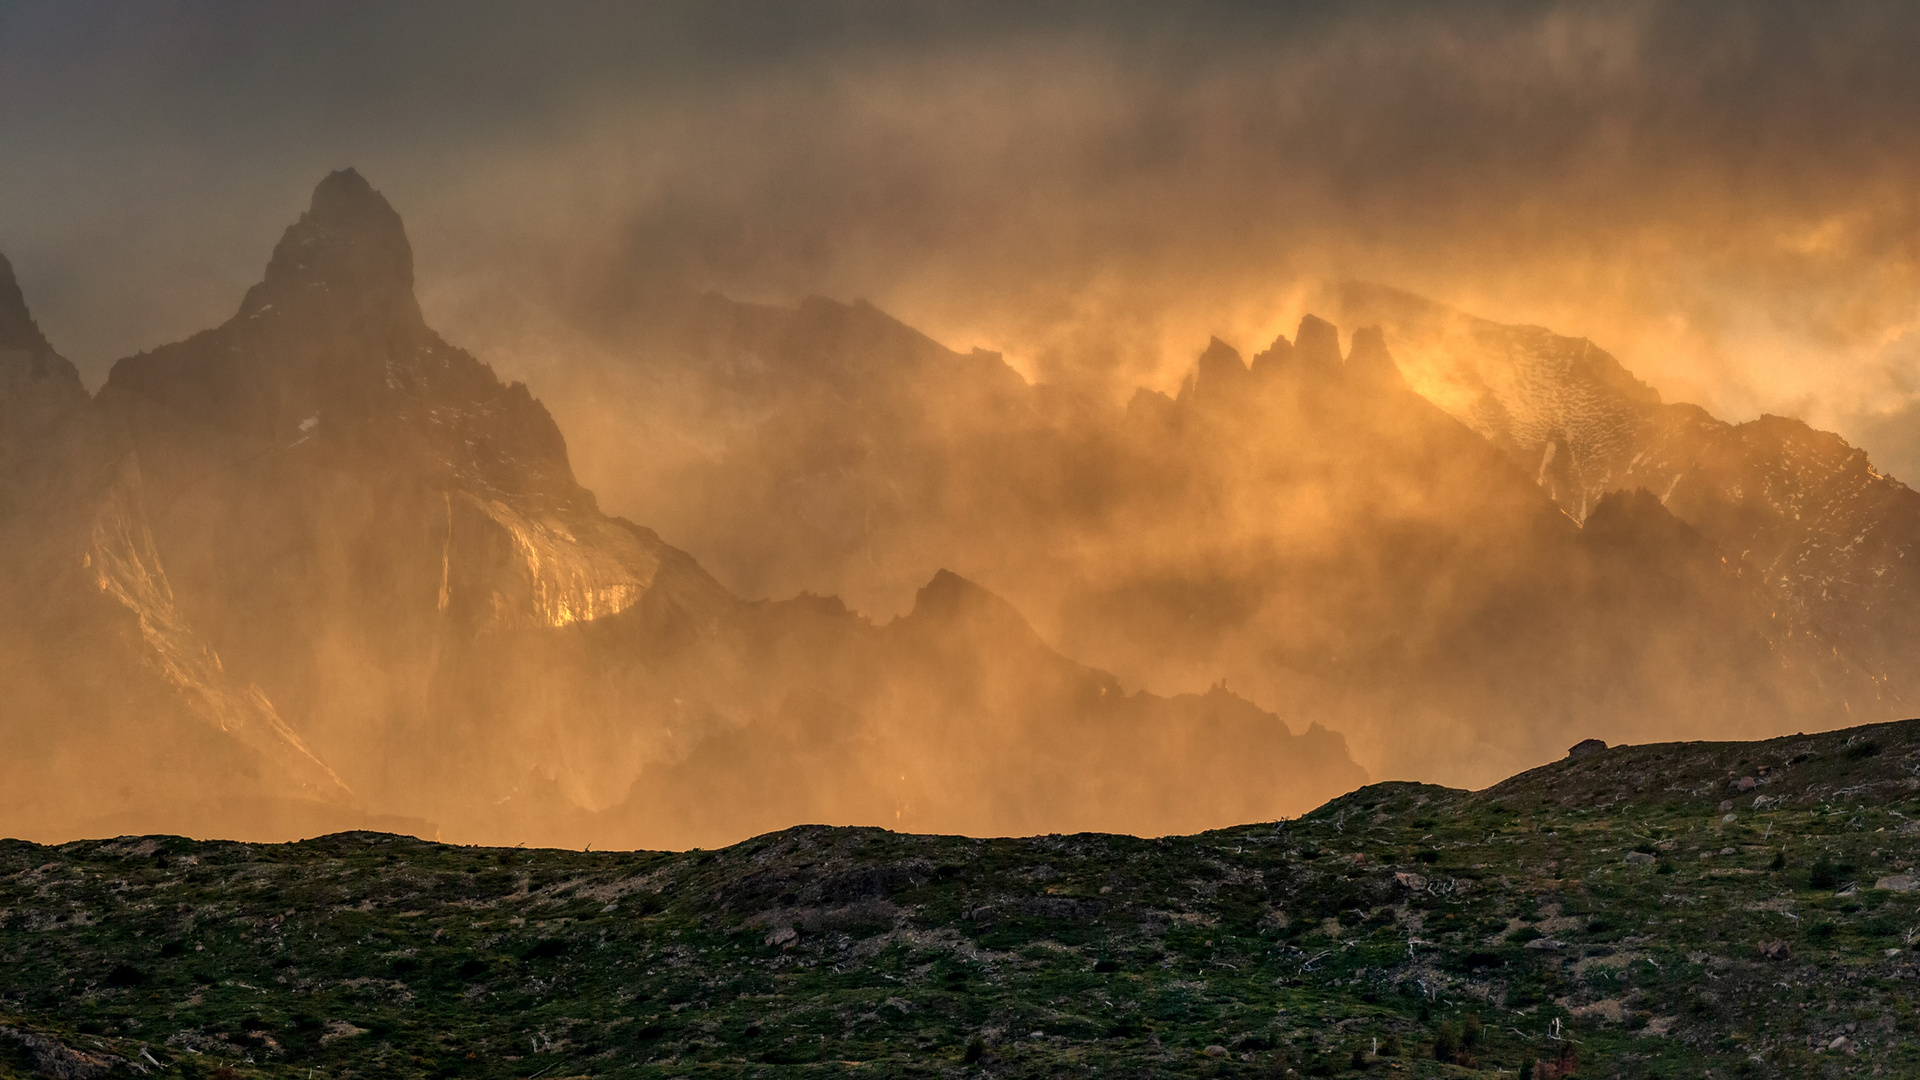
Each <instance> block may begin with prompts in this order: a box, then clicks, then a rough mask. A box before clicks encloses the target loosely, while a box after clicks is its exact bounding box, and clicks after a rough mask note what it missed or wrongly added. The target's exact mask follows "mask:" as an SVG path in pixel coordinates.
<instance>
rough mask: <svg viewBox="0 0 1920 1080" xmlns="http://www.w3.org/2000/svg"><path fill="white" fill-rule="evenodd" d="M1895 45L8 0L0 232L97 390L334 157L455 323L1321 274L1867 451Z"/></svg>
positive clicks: (1042, 347)
mask: <svg viewBox="0 0 1920 1080" xmlns="http://www.w3.org/2000/svg"><path fill="white" fill-rule="evenodd" d="M1915 56H1920V5H1911V4H1885V5H1876V4H1869V3H1858V4H1846V5H1818V6H1816V5H1812V4H1807V5H1764V4H1737V5H1735V4H1726V5H1722V4H1713V3H1705V2H1689V3H1673V4H1557V5H1556V4H1545V3H1528V4H1497V3H1469V4H1446V3H1420V4H1415V3H1402V4H1384V3H1383V4H1366V3H1347V4H1337V5H1336V4H1326V5H1316V4H1265V3H1260V4H1254V3H1248V4H1202V3H1187V4H1159V3H1151V4H1150V3H1142V4H1126V3H1118V2H1111V0H1109V2H1102V3H1088V4H1069V3H1061V4H1030V3H1021V4H1007V5H995V4H986V3H976V4H904V3H885V4H882V3H873V4H864V3H842V4H833V3H826V2H818V0H816V2H807V3H795V4H766V3H762V4H744V3H742V4H729V3H712V2H708V3H692V4H685V5H674V4H666V3H650V4H644V5H641V4H614V3H605V4H565V3H539V4H534V3H523V4H492V3H480V2H474V0H461V2H458V3H439V4H434V3H393V2H384V3H365V4H350V3H274V4H258V3H232V4H219V3H197V4H167V3H157V2H149V3H139V4H114V3H87V2H75V0H61V2H58V3H55V2H44V3H12V2H8V0H0V251H4V252H5V253H6V254H7V255H9V256H10V257H11V258H12V260H13V263H14V265H15V267H16V269H17V271H18V273H19V276H20V279H21V282H22V285H23V287H24V288H25V290H26V293H27V297H28V301H29V303H30V304H31V305H32V306H33V307H34V309H35V312H36V314H37V315H38V317H39V320H40V322H41V325H42V327H43V329H45V330H46V332H47V334H48V336H49V337H50V338H51V339H52V340H53V341H54V343H55V344H56V346H57V347H59V348H60V349H61V350H62V351H63V352H65V353H66V354H67V355H68V356H69V357H70V358H72V359H73V360H74V361H75V362H76V363H78V364H79V365H80V366H81V368H82V370H83V372H84V374H85V375H86V376H87V378H88V379H89V381H90V382H94V383H97V382H98V380H99V379H101V378H103V377H104V375H105V372H106V369H107V367H108V366H109V365H110V364H111V363H112V361H113V360H114V359H116V358H118V357H119V356H122V355H126V354H128V353H132V352H135V351H138V350H140V349H143V348H149V347H152V346H154V345H157V344H160V343H163V342H165V341H169V340H174V339H178V338H180V337H183V336H185V335H187V334H189V333H192V332H193V331H195V330H198V329H201V328H204V327H207V326H210V325H213V324H215V323H217V322H219V321H221V320H223V319H224V318H226V317H227V316H228V315H230V314H231V313H232V311H233V309H234V308H235V307H236V306H237V304H238V302H239V299H240V296H241V293H242V292H243V291H244V289H245V287H246V285H247V284H249V283H250V282H251V281H252V280H254V279H255V278H256V277H257V276H258V275H259V272H260V269H261V267H262V266H263V265H264V264H265V261H266V257H267V253H268V251H269V250H270V249H271V247H272V244H273V242H274V240H275V239H276V238H277V236H278V235H279V232H280V230H281V229H283V228H284V227H285V226H286V225H287V224H288V223H289V222H290V221H291V220H292V219H293V217H294V216H296V215H297V213H298V212H299V210H300V209H301V208H302V207H303V206H304V205H305V202H306V199H307V196H308V194H309V192H310V191H311V189H312V186H313V184H314V183H315V182H316V181H318V180H319V178H320V177H321V176H322V175H324V174H325V173H326V172H327V171H328V170H330V169H333V168H338V167H341V166H343V165H349V164H351V165H354V166H357V167H358V168H359V169H360V170H361V171H362V172H363V173H365V174H366V175H367V177H368V178H369V179H370V180H371V181H372V182H373V183H374V185H375V186H376V187H379V188H380V189H381V190H382V191H384V192H385V193H386V194H387V195H388V197H389V198H390V199H391V200H392V201H393V202H394V204H395V205H396V206H397V207H398V209H399V210H400V212H401V214H402V215H403V216H404V217H405V219H406V220H407V222H408V226H409V230H410V232H411V234H412V236H413V239H414V246H415V249H416V254H417V259H418V264H419V276H420V285H421V290H422V293H423V299H424V302H425V303H426V306H427V310H428V313H429V316H430V317H432V318H434V319H435V320H436V322H437V323H438V324H439V325H440V326H441V328H442V329H443V331H445V332H446V333H447V334H448V336H450V337H451V338H453V339H454V340H455V341H457V342H460V343H462V344H467V345H470V346H473V347H476V348H479V349H481V350H482V351H483V352H484V351H485V349H486V347H487V345H488V343H489V341H491V340H495V339H504V337H506V336H509V335H511V334H514V333H516V332H520V331H517V330H516V328H515V327H513V326H511V325H508V324H510V323H512V322H514V321H515V320H521V321H523V322H526V323H527V324H528V325H533V324H542V325H564V324H566V323H568V322H569V321H573V320H578V319H582V318H588V317H591V315H592V314H593V313H594V312H595V311H597V310H604V309H606V308H607V307H609V306H613V307H617V306H618V305H619V304H620V303H621V302H622V297H623V296H625V295H628V294H629V293H630V292H631V291H632V290H635V289H639V288H644V287H646V286H648V285H649V284H650V283H655V282H659V281H672V282H676V283H684V284H689V285H694V286H698V287H712V288H719V289H721V290H723V291H727V292H730V293H733V294H735V295H740V296H749V297H755V298H764V299H774V300H780V299H793V298H796V297H798V296H800V295H802V294H805V293H808V292H819V293H824V294H826V295H829V296H835V297H838V298H842V299H850V298H853V297H866V298H869V299H872V300H873V301H874V302H876V303H878V304H880V305H881V306H882V307H885V308H887V309H889V310H891V311H893V312H894V313H895V314H897V315H899V316H900V317H902V318H903V319H905V320H906V321H908V322H910V323H913V324H915V325H917V326H920V327H921V328H923V329H925V330H927V331H928V332H929V333H932V334H933V335H934V336H935V337H938V338H940V339H942V340H943V341H946V342H947V343H948V344H950V345H953V346H955V347H958V348H962V349H965V348H967V347H970V346H974V345H984V346H987V347H993V348H1001V349H1004V350H1005V351H1007V352H1008V353H1009V355H1010V356H1012V357H1013V358H1014V359H1015V360H1016V362H1018V363H1019V364H1021V365H1022V366H1023V367H1024V368H1025V369H1026V370H1028V371H1029V372H1031V373H1034V374H1037V375H1040V376H1044V377H1050V378H1106V379H1110V380H1112V381H1113V382H1115V383H1116V384H1130V383H1132V382H1149V383H1154V382H1157V383H1159V384H1163V385H1164V384H1169V383H1170V382H1171V381H1172V380H1173V379H1174V378H1176V377H1177V374H1178V369H1179V368H1180V367H1181V366H1183V365H1184V364H1185V363H1186V362H1188V361H1189V360H1190V358H1191V355H1192V354H1193V353H1194V352H1197V351H1198V349H1199V348H1200V347H1201V346H1203V345H1204V344H1205V340H1206V336H1207V335H1208V334H1211V333H1217V334H1220V335H1221V336H1222V337H1225V338H1227V339H1228V340H1229V341H1232V342H1234V343H1235V344H1239V345H1241V346H1243V347H1255V346H1258V345H1261V344H1264V339H1266V338H1270V337H1271V336H1272V335H1273V334H1274V333H1275V332H1277V331H1279V330H1280V329H1282V328H1283V327H1285V326H1286V325H1287V324H1288V322H1289V321H1290V320H1291V319H1293V318H1296V317H1297V315H1298V313H1299V307H1300V304H1301V303H1302V297H1303V296H1304V295H1306V293H1305V290H1306V289H1307V288H1308V287H1309V286H1310V285H1311V283H1312V282H1314V281H1316V280H1323V279H1327V278H1337V277H1344V276H1356V277H1364V278H1370V279H1375V280H1383V281H1387V282H1390V283H1393V284H1398V285H1401V286H1403V287H1406V288H1409V289H1412V290H1414V291H1417V292H1421V293H1424V294H1427V295H1430V296H1433V297H1435V298H1437V299H1440V300H1443V301H1447V302H1450V303H1453V304H1456V305H1458V306H1462V307H1465V308H1468V309H1469V310H1473V311H1475V312H1478V313H1481V314H1485V315H1488V316H1490V317H1493V318H1497V319H1501V320H1503V321H1526V322H1537V323H1541V324H1544V325H1548V326H1551V327H1553V328H1555V329H1557V330H1560V331H1562V332H1566V333H1572V334H1582V335H1587V336H1590V337H1592V338H1594V339H1595V340H1596V341H1597V342H1598V343H1599V344H1601V345H1602V346H1603V347H1606V348H1608V349H1610V350H1612V351H1613V352H1615V353H1616V354H1617V355H1619V356H1621V357H1622V359H1623V360H1624V361H1625V362H1626V363H1627V364H1628V365H1629V366H1630V367H1632V368H1633V369H1634V370H1635V371H1636V372H1638V373H1639V374H1641V375H1642V376H1643V377H1645V378H1647V379H1649V381H1651V382H1653V383H1654V384H1655V385H1656V386H1657V387H1659V388H1660V389H1661V390H1662V391H1663V393H1665V394H1666V396H1667V397H1668V398H1669V399H1670V400H1671V399H1683V400H1697V401H1700V402H1702V403H1703V404H1707V405H1708V406H1709V407H1711V408H1713V409H1714V410H1715V411H1717V412H1719V413H1721V414H1722V415H1724V416H1727V417H1728V418H1730V419H1745V418H1748V417H1750V416H1752V415H1755V414H1757V413H1758V412H1760V411H1762V410H1766V411H1775V412H1787V413H1792V414H1796V415H1803V416H1805V417H1807V418H1808V419H1810V420H1813V421H1815V422H1817V423H1822V424H1824V425H1827V426H1834V427H1839V428H1840V429H1841V430H1842V432H1843V434H1848V435H1850V436H1851V437H1854V438H1855V439H1856V440H1859V439H1861V438H1866V439H1868V440H1869V442H1870V443H1871V442H1872V440H1875V439H1878V440H1881V442H1883V443H1885V444H1886V445H1887V446H1888V447H1889V449H1888V450H1887V451H1886V452H1887V453H1898V451H1895V450H1893V449H1891V447H1892V445H1893V443H1894V442H1896V441H1898V438H1899V435H1898V432H1894V433H1891V434H1890V433H1888V431H1887V430H1886V428H1885V424H1881V425H1880V426H1879V427H1876V426H1875V420H1874V418H1875V417H1876V416H1879V415H1882V414H1886V413H1889V412H1893V411H1896V410H1900V409H1902V408H1904V407H1906V406H1907V405H1909V404H1910V403H1911V401H1912V400H1913V398H1914V397H1915V395H1916V393H1917V392H1920V335H1916V333H1915V325H1916V318H1917V317H1920V257H1917V255H1920V187H1917V186H1916V183H1915V181H1916V175H1915V173H1916V165H1917V164H1920V145H1916V144H1917V142H1920V64H1916V63H1915V62H1914V57H1915ZM522 329H523V328H522ZM521 340H523V341H524V340H525V338H524V336H523V337H522V339H521ZM510 366H511V365H509V367H510ZM538 389H539V388H538V386H537V385H536V386H535V390H536V392H537V391H538ZM1876 432H1878V433H1877V434H1876ZM1875 445H1878V444H1875ZM1872 448H1875V446H1874V445H1870V449H1872Z"/></svg>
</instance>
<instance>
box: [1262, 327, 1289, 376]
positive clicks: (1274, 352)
mask: <svg viewBox="0 0 1920 1080" xmlns="http://www.w3.org/2000/svg"><path fill="white" fill-rule="evenodd" d="M1291 366H1293V342H1291V341H1288V340H1287V336H1286V335H1285V334H1282V335H1280V336H1279V337H1277V338H1274V339H1273V344H1271V345H1269V346H1267V349H1266V351H1265V352H1258V353H1254V354H1253V377H1254V378H1255V379H1259V380H1265V379H1269V378H1272V377H1273V376H1275V375H1278V374H1280V373H1281V372H1283V371H1285V370H1287V369H1288V368H1289V367H1291Z"/></svg>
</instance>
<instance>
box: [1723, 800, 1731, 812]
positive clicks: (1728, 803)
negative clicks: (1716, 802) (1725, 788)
mask: <svg viewBox="0 0 1920 1080" xmlns="http://www.w3.org/2000/svg"><path fill="white" fill-rule="evenodd" d="M1720 809H1722V810H1731V809H1733V800H1732V799H1722V800H1720Z"/></svg>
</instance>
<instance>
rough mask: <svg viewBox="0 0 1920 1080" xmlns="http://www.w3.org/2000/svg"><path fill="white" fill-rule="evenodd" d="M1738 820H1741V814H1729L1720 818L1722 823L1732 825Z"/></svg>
mask: <svg viewBox="0 0 1920 1080" xmlns="http://www.w3.org/2000/svg"><path fill="white" fill-rule="evenodd" d="M1738 820H1740V815H1739V814H1728V815H1727V816H1726V817H1723V818H1721V819H1720V824H1722V825H1731V824H1733V823H1734V822H1736V821H1738Z"/></svg>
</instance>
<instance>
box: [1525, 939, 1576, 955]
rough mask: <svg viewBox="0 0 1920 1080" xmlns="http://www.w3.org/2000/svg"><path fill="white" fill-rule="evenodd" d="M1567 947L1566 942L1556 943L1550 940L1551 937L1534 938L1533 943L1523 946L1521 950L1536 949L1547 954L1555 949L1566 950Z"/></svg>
mask: <svg viewBox="0 0 1920 1080" xmlns="http://www.w3.org/2000/svg"><path fill="white" fill-rule="evenodd" d="M1566 947H1567V945H1566V942H1564V941H1555V940H1554V939H1553V938H1550V937H1543V938H1534V939H1533V940H1532V941H1529V942H1527V943H1526V944H1525V945H1522V946H1521V948H1523V949H1534V950H1538V951H1541V952H1547V951H1551V950H1553V949H1564V948H1566Z"/></svg>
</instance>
